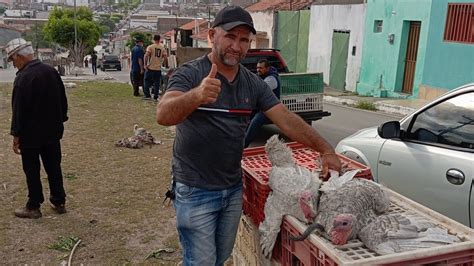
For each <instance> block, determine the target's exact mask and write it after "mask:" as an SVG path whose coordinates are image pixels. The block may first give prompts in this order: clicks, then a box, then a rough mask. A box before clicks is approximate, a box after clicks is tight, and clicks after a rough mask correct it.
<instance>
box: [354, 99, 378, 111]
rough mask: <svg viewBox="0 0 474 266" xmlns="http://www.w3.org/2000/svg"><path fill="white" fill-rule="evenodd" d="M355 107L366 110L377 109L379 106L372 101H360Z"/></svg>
mask: <svg viewBox="0 0 474 266" xmlns="http://www.w3.org/2000/svg"><path fill="white" fill-rule="evenodd" d="M355 107H356V108H359V109H364V110H370V111H377V107H375V104H374V103H372V102H366V101H360V102H358V103H357V104H356V106H355Z"/></svg>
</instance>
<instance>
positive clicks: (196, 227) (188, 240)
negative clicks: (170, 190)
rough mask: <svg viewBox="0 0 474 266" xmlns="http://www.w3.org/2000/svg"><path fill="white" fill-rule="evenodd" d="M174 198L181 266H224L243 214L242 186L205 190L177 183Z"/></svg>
mask: <svg viewBox="0 0 474 266" xmlns="http://www.w3.org/2000/svg"><path fill="white" fill-rule="evenodd" d="M175 195H176V197H175V200H174V201H173V205H174V208H175V209H176V220H177V222H176V226H177V229H178V233H179V240H180V242H181V246H182V248H183V266H189V265H223V264H224V262H225V261H226V260H227V258H229V257H230V255H231V253H232V249H233V247H234V242H235V237H236V234H237V228H238V226H239V222H240V215H241V214H242V185H241V184H240V185H237V186H235V187H232V188H229V189H224V190H205V189H201V188H197V187H190V186H187V185H185V184H183V183H179V182H176V183H175Z"/></svg>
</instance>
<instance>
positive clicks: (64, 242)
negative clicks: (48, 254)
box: [48, 236, 79, 252]
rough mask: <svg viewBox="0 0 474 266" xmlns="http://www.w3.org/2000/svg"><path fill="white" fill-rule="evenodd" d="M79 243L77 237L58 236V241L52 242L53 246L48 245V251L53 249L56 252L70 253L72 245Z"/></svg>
mask: <svg viewBox="0 0 474 266" xmlns="http://www.w3.org/2000/svg"><path fill="white" fill-rule="evenodd" d="M77 241H79V238H78V237H75V236H68V237H64V236H60V237H59V238H58V241H56V242H54V243H53V244H51V245H49V246H48V248H49V249H54V250H58V251H64V252H70V251H71V250H72V248H73V247H74V245H75V244H76V243H77Z"/></svg>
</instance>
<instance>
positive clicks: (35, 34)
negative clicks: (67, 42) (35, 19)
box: [23, 25, 51, 49]
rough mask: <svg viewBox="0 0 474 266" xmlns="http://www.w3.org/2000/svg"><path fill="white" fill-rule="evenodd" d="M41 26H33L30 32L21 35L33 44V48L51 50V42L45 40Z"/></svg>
mask: <svg viewBox="0 0 474 266" xmlns="http://www.w3.org/2000/svg"><path fill="white" fill-rule="evenodd" d="M43 28H44V26H43V25H34V26H33V27H31V29H30V30H28V31H26V32H25V33H23V38H24V39H25V40H27V41H30V42H31V43H32V44H33V48H34V49H35V48H36V47H38V48H51V42H49V41H48V40H46V38H45V36H44V33H43Z"/></svg>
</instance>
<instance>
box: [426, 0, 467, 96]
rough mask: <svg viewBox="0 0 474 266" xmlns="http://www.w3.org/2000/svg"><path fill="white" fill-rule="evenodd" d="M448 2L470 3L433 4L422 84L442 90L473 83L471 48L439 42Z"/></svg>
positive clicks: (437, 0)
mask: <svg viewBox="0 0 474 266" xmlns="http://www.w3.org/2000/svg"><path fill="white" fill-rule="evenodd" d="M448 2H455V3H472V2H473V0H455V1H453V0H450V1H449V0H434V1H433V5H432V8H431V22H430V27H429V33H428V45H427V47H426V54H427V55H429V56H427V57H426V60H425V68H424V72H423V80H422V84H424V85H428V86H432V87H437V88H445V89H449V90H451V89H454V88H456V87H458V86H460V85H463V84H466V83H470V82H474V44H465V43H455V42H445V41H443V37H444V29H445V23H446V14H447V9H448Z"/></svg>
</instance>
